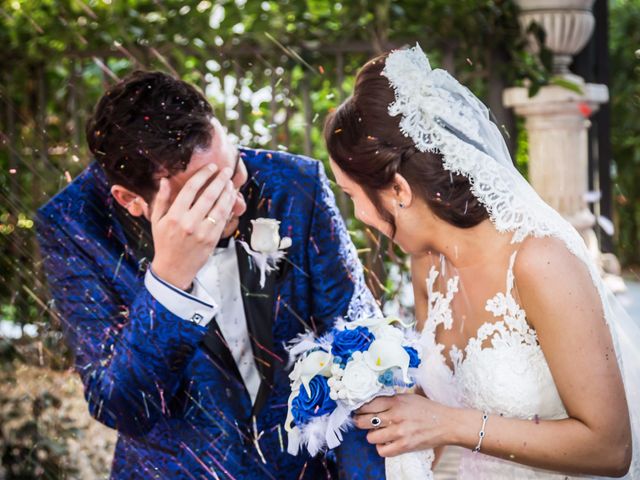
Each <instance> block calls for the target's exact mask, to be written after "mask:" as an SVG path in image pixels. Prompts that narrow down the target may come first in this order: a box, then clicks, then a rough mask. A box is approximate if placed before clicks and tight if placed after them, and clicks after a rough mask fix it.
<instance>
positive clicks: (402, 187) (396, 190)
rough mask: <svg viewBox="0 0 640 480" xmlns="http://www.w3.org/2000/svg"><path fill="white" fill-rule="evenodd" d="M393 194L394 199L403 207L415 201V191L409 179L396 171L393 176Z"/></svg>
mask: <svg viewBox="0 0 640 480" xmlns="http://www.w3.org/2000/svg"><path fill="white" fill-rule="evenodd" d="M393 195H394V200H395V201H396V202H397V203H398V205H402V206H403V208H406V207H409V206H411V202H413V191H412V190H411V185H409V182H407V179H406V178H404V177H403V176H402V175H400V174H399V173H396V174H395V177H394V178H393Z"/></svg>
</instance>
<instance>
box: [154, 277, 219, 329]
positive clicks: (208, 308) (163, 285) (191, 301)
mask: <svg viewBox="0 0 640 480" xmlns="http://www.w3.org/2000/svg"><path fill="white" fill-rule="evenodd" d="M144 286H145V287H147V290H149V293H150V294H151V295H152V296H153V298H155V299H156V300H157V301H158V302H160V303H161V304H162V306H163V307H165V308H166V309H167V310H169V311H170V312H171V313H173V314H174V315H176V316H178V317H180V318H183V319H185V320H189V321H190V322H193V323H197V324H198V325H202V326H203V327H204V326H206V325H207V324H208V323H209V322H210V321H211V319H212V318H213V317H215V315H216V313H217V312H218V306H217V305H216V303H215V301H214V300H213V298H211V296H210V295H209V294H207V293H206V292H205V291H203V290H202V289H198V294H197V296H196V295H191V294H189V293H187V292H185V291H184V290H180V289H179V288H178V287H175V286H173V285H171V284H170V283H168V282H165V281H164V280H162V279H161V278H160V277H158V276H157V275H156V274H155V273H153V271H152V270H151V267H149V269H148V270H147V273H146V274H145V277H144Z"/></svg>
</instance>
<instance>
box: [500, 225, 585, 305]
mask: <svg viewBox="0 0 640 480" xmlns="http://www.w3.org/2000/svg"><path fill="white" fill-rule="evenodd" d="M513 273H514V277H515V282H516V285H517V286H518V291H519V293H520V296H521V297H522V298H523V300H525V303H526V301H527V300H528V301H530V302H536V303H537V302H539V301H543V302H546V301H557V298H558V296H567V297H568V296H572V297H573V299H574V300H576V299H577V298H582V297H583V296H590V295H591V293H593V292H592V290H593V289H594V285H593V282H592V280H591V277H590V274H589V270H588V268H587V266H586V265H585V264H584V262H583V261H582V260H580V259H579V258H578V257H576V256H575V255H574V254H572V253H571V251H569V249H568V248H567V246H566V245H565V243H564V242H563V241H562V240H559V239H557V238H553V237H542V238H535V237H533V238H527V239H525V240H524V241H523V243H522V245H521V246H520V248H519V249H518V254H517V257H516V260H515V263H514V268H513ZM565 298H566V297H565Z"/></svg>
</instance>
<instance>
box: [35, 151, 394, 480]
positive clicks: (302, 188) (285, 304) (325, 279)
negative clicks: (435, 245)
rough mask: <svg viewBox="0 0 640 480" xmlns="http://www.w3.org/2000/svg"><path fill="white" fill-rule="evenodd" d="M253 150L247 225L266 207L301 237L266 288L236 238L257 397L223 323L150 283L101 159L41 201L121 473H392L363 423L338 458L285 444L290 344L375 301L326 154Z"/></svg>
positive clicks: (49, 259)
mask: <svg viewBox="0 0 640 480" xmlns="http://www.w3.org/2000/svg"><path fill="white" fill-rule="evenodd" d="M242 154H243V157H244V161H245V163H246V165H247V169H248V171H249V175H250V180H249V181H248V182H247V184H246V185H245V187H243V192H244V194H245V197H246V198H247V203H248V205H249V209H248V211H247V214H245V215H244V216H243V218H242V219H241V227H240V229H239V235H240V236H241V237H245V235H247V233H248V231H249V230H248V228H247V226H248V220H249V219H250V217H251V216H253V217H257V216H262V217H270V218H276V219H278V220H281V221H282V224H281V230H280V231H281V234H282V235H283V236H284V235H287V236H289V237H291V238H292V240H293V244H292V246H291V247H290V248H289V250H288V252H287V257H286V262H284V263H281V268H280V271H279V272H275V273H272V274H271V275H269V277H268V280H267V285H266V286H265V288H264V289H260V287H259V285H258V282H257V280H256V279H257V272H255V271H254V270H253V269H252V268H251V266H250V264H249V260H248V257H246V254H244V253H243V249H242V248H239V247H238V248H237V250H238V260H239V268H240V274H241V275H240V276H241V283H242V289H243V293H244V295H243V303H244V307H245V313H246V316H247V323H248V325H249V331H250V334H251V340H252V347H253V350H254V356H255V357H256V359H257V361H256V366H257V368H258V370H259V371H260V374H261V376H262V379H263V385H262V387H261V391H260V393H259V395H258V399H257V401H256V405H255V406H253V407H252V405H251V400H250V397H249V395H248V393H247V390H246V388H245V386H244V383H243V382H242V380H241V377H240V376H239V374H238V371H237V368H236V367H235V363H234V362H233V358H232V357H231V355H230V352H229V350H228V348H226V346H225V345H224V341H223V340H222V341H221V337H220V336H219V335H217V330H216V328H215V326H216V323H215V322H212V323H211V324H209V326H207V327H203V326H200V325H198V324H196V323H192V322H190V321H188V320H185V319H182V318H179V317H177V316H176V315H174V314H173V313H171V312H170V311H169V310H167V309H166V308H165V307H164V306H163V305H162V304H161V303H160V302H159V301H157V300H156V299H155V298H154V297H153V296H152V295H151V294H150V293H149V291H148V290H147V289H146V288H145V286H144V282H143V279H144V273H145V271H146V268H147V265H148V261H147V259H145V258H140V257H141V254H140V253H139V252H136V250H135V249H134V248H132V246H131V242H130V241H129V240H128V238H129V237H128V236H127V234H126V232H125V228H124V227H123V223H122V222H121V221H119V220H118V219H119V218H120V217H118V215H117V214H116V205H114V202H113V199H112V197H111V195H110V194H109V187H108V184H107V181H106V178H105V176H104V172H103V171H102V169H101V167H100V166H99V165H98V164H97V163H93V164H92V165H90V166H89V167H88V168H87V169H86V170H85V171H84V172H83V173H82V174H81V175H80V176H79V177H78V178H76V179H75V180H74V181H73V182H72V183H71V184H70V185H68V186H67V187H66V188H65V189H64V190H63V191H61V192H60V193H59V194H58V195H56V196H55V197H54V198H53V199H52V200H50V201H49V202H48V203H47V204H46V205H44V206H43V207H42V208H41V209H40V210H39V214H38V225H37V227H38V237H39V242H40V246H41V251H42V255H43V258H44V265H45V270H46V273H47V276H48V280H49V285H50V289H51V292H52V295H53V298H54V301H55V305H56V307H57V309H58V311H59V313H60V316H61V318H62V321H63V323H64V325H63V327H64V331H65V336H66V339H67V341H68V343H69V345H70V347H71V348H72V350H73V353H74V354H75V365H76V370H77V372H78V373H79V375H80V377H81V379H82V382H83V384H84V389H85V397H86V399H87V402H88V405H89V410H90V412H91V414H92V415H93V416H94V417H95V418H96V419H98V420H99V421H100V422H102V423H104V424H105V425H108V426H109V427H112V428H115V429H117V430H118V442H117V446H116V452H115V458H114V461H113V467H112V473H111V475H112V478H114V479H139V478H140V479H142V478H144V479H147V478H154V479H155V478H162V479H183V478H184V479H192V480H193V479H198V480H200V479H208V478H216V479H217V478H219V479H251V480H260V479H292V480H293V479H299V478H309V479H320V478H335V473H336V471H339V476H340V478H344V479H349V480H351V479H376V478H380V479H382V478H384V473H383V471H384V467H383V463H382V460H381V459H380V457H378V456H377V454H376V452H375V449H374V448H373V447H372V446H370V445H368V444H367V443H366V441H365V438H364V435H363V434H362V433H361V432H351V433H349V434H347V435H346V437H345V443H344V444H343V445H342V446H341V447H340V448H339V449H338V450H337V452H336V455H335V457H336V461H335V462H334V460H333V459H329V460H327V459H321V458H315V459H311V458H309V457H307V456H305V455H303V454H300V455H298V456H292V455H289V454H287V453H286V449H287V438H286V434H285V432H284V429H283V424H284V420H285V415H286V409H287V398H288V395H289V380H288V377H287V372H288V370H287V368H286V367H287V365H286V363H287V354H286V351H285V348H284V344H285V342H287V341H289V340H291V339H292V338H294V337H295V336H296V335H297V334H299V333H301V332H303V331H304V330H305V328H311V329H315V330H316V331H318V332H320V333H321V332H323V331H325V330H327V329H328V328H330V327H331V325H332V324H333V322H334V320H335V318H336V317H340V316H345V315H347V314H350V315H352V316H356V315H359V314H361V313H362V312H366V311H370V310H369V309H372V308H375V307H374V306H373V303H372V298H371V296H370V294H369V292H368V291H367V290H366V287H365V285H364V282H363V278H362V269H361V267H360V265H359V263H358V259H357V257H356V255H355V251H354V248H353V245H352V244H351V242H350V240H349V238H348V234H347V232H346V229H345V226H344V223H343V221H342V219H341V218H340V215H339V212H338V210H337V209H336V206H335V202H334V198H333V195H332V194H331V191H330V189H329V185H328V181H327V178H326V176H325V174H324V172H323V169H322V166H321V164H320V163H319V162H316V161H313V160H309V159H306V158H304V157H300V156H294V155H290V154H287V153H282V152H267V151H262V150H251V149H244V150H243V151H242ZM245 238H246V237H245ZM285 267H286V268H285ZM335 464H337V467H336V466H335ZM329 475H330V477H329Z"/></svg>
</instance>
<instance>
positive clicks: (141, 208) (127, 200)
mask: <svg viewBox="0 0 640 480" xmlns="http://www.w3.org/2000/svg"><path fill="white" fill-rule="evenodd" d="M111 195H113V198H115V199H116V202H118V203H119V204H120V206H122V207H123V208H125V209H126V210H127V211H128V212H129V214H130V215H132V216H134V217H139V216H141V215H144V216H145V217H147V218H148V210H149V206H148V205H147V202H146V201H145V200H144V199H143V198H142V197H141V196H140V195H138V194H137V193H133V192H132V191H131V190H129V189H128V188H126V187H123V186H122V185H113V186H112V187H111Z"/></svg>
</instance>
